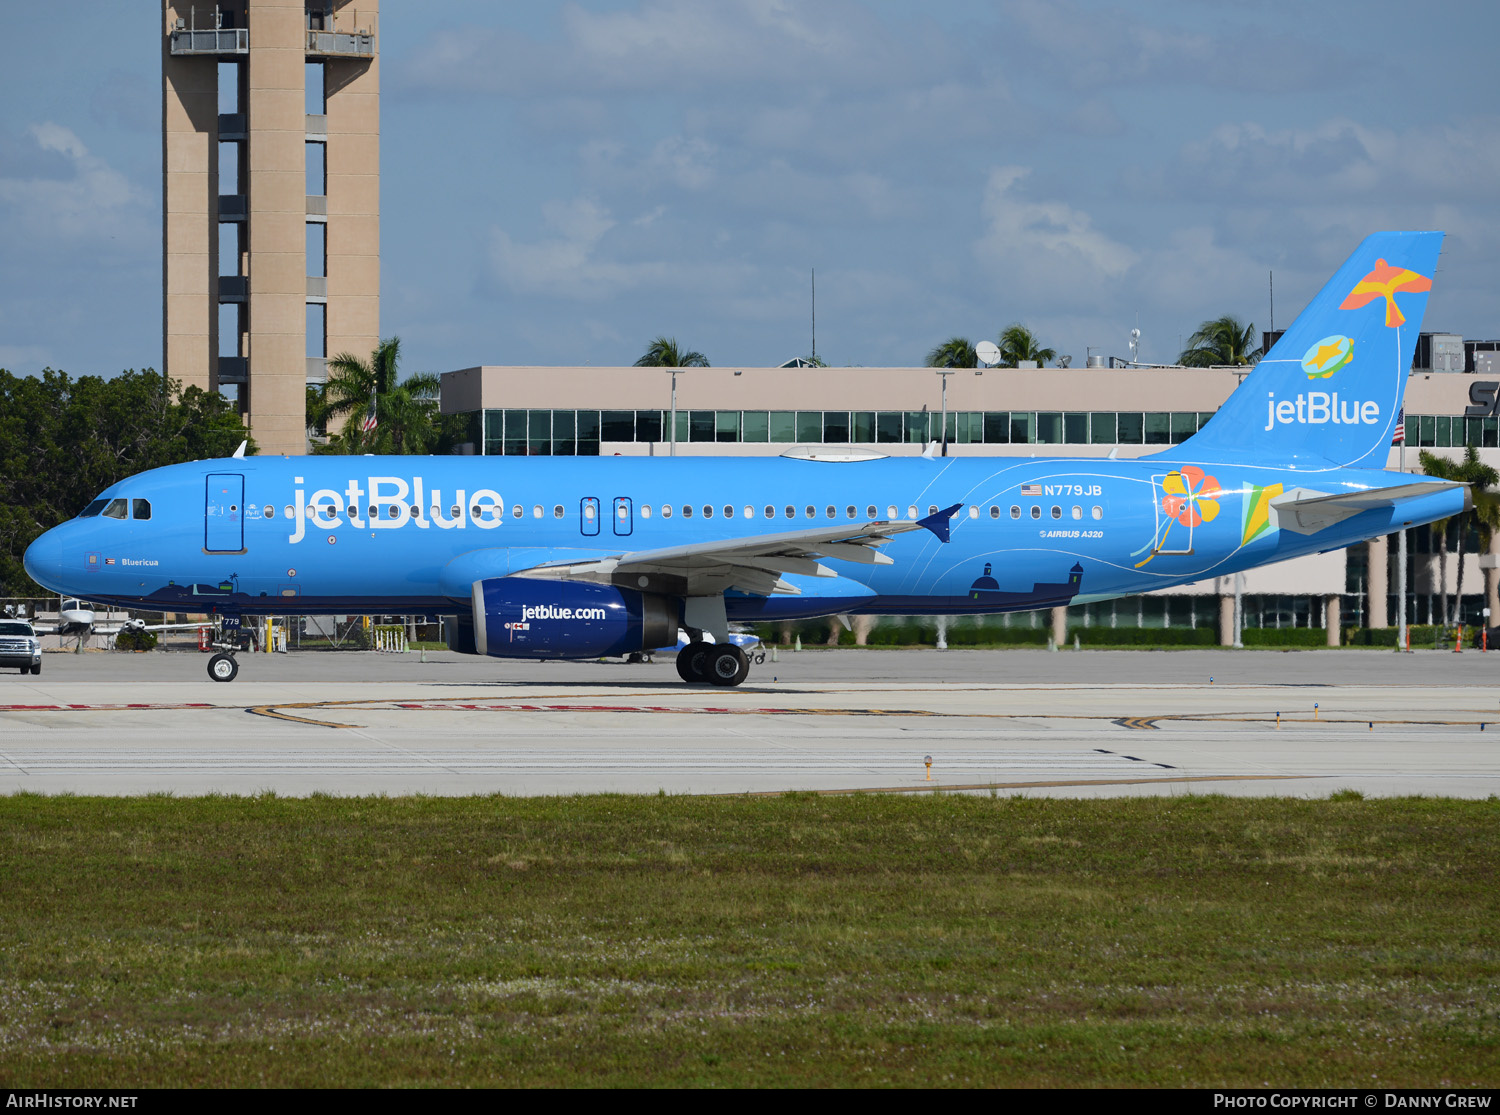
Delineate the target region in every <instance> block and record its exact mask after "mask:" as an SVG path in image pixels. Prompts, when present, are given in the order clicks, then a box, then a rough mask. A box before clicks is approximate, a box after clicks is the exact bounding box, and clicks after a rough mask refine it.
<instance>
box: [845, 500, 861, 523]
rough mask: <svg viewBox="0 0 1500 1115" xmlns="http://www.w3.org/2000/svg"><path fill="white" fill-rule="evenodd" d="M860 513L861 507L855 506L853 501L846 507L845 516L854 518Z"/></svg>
mask: <svg viewBox="0 0 1500 1115" xmlns="http://www.w3.org/2000/svg"><path fill="white" fill-rule="evenodd" d="M858 514H859V508H857V507H855V506H854V504H852V503H851V504H850V505H849V506H848V507H846V508H844V518H846V519H853V518H855V517H856V516H857V515H858Z"/></svg>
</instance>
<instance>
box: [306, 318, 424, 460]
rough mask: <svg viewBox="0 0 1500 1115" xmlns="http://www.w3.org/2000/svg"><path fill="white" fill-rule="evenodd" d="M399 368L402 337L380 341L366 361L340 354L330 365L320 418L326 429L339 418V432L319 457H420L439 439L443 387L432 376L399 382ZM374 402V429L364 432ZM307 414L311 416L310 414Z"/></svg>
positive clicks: (420, 376) (418, 376)
mask: <svg viewBox="0 0 1500 1115" xmlns="http://www.w3.org/2000/svg"><path fill="white" fill-rule="evenodd" d="M400 363H401V338H400V337H388V338H387V339H385V340H383V341H381V342H380V344H378V345H377V346H376V347H375V351H373V352H372V353H370V357H369V359H368V360H361V359H360V358H359V357H357V356H354V355H353V354H351V353H347V352H344V353H340V354H339V355H338V356H335V357H334V358H333V359H332V360H330V361H329V362H328V382H327V383H326V384H325V385H324V388H323V400H322V405H321V407H320V408H319V410H318V415H319V416H320V417H322V418H323V419H324V420H325V422H327V423H329V424H332V423H333V422H336V421H338V420H339V419H342V420H343V429H342V431H341V432H340V433H338V434H337V435H335V436H333V437H330V438H329V440H328V444H327V446H325V447H323V449H322V450H321V451H322V452H328V453H422V452H425V451H426V450H427V448H428V447H429V446H430V445H432V444H433V443H434V442H436V441H437V440H438V437H439V423H438V421H437V414H438V394H439V392H440V390H441V388H442V383H441V381H440V380H439V379H438V377H437V376H435V375H433V374H432V373H431V372H419V373H417V374H416V375H411V376H408V377H407V378H406V379H405V380H402V379H401V378H400ZM311 401H312V400H311V396H309V403H311ZM372 401H373V402H374V406H375V419H376V424H375V428H374V429H373V430H366V429H365V428H364V425H365V419H366V416H367V415H368V414H369V410H370V405H371V402H372ZM308 414H309V416H310V417H311V416H312V414H313V411H312V410H311V409H309V411H308Z"/></svg>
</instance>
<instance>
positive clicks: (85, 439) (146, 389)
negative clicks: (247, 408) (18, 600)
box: [0, 368, 254, 595]
mask: <svg viewBox="0 0 1500 1115" xmlns="http://www.w3.org/2000/svg"><path fill="white" fill-rule="evenodd" d="M249 440H250V435H249V431H248V430H246V429H245V426H244V423H242V422H241V421H240V417H239V415H238V413H236V411H235V408H234V407H233V406H232V405H231V404H230V403H229V402H228V401H227V400H225V399H224V397H223V396H221V395H218V394H215V393H212V392H208V391H204V390H202V389H201V388H198V387H189V388H187V389H185V390H184V389H183V388H182V386H181V384H179V383H177V382H175V381H173V380H169V379H168V378H167V377H166V376H164V375H159V374H158V373H156V372H154V371H152V370H150V369H147V370H144V371H135V370H133V369H132V370H130V371H126V372H122V373H121V374H120V375H118V376H115V377H114V378H113V379H104V378H102V377H99V376H82V377H80V378H78V379H76V380H75V379H73V378H71V377H70V376H68V375H67V374H66V373H65V372H59V371H55V370H53V369H51V368H48V369H46V370H45V371H43V372H42V374H41V375H40V376H16V375H12V374H11V373H9V372H6V371H4V370H0V592H3V593H4V594H9V595H29V594H35V593H39V592H40V591H41V589H40V587H39V586H37V585H35V584H33V583H32V581H31V579H30V578H29V577H27V576H26V574H25V571H24V570H23V569H22V567H21V557H22V555H23V554H24V553H25V551H26V547H27V546H29V545H30V544H31V543H32V542H33V541H34V540H35V539H36V538H37V536H39V535H40V534H41V533H42V532H43V531H45V530H49V529H51V528H52V527H54V526H56V525H57V524H58V523H60V522H62V521H64V520H65V519H70V518H72V517H73V516H74V515H76V514H77V513H78V512H79V511H80V510H82V509H83V507H84V505H85V504H87V503H88V502H89V500H91V499H93V498H94V497H95V496H96V495H98V494H99V492H101V491H103V490H104V489H105V488H107V487H109V486H110V485H111V484H113V483H115V482H116V481H118V480H123V479H124V478H125V477H127V476H133V475H134V474H135V473H138V472H143V471H145V470H146V469H150V468H159V467H161V466H163V465H171V464H178V463H180V462H183V461H199V460H204V459H208V458H214V457H227V456H229V455H230V454H231V453H233V452H234V451H235V449H236V448H238V447H239V444H240V442H242V441H249ZM247 452H251V453H253V452H254V446H253V444H252V445H251V446H250V447H249V448H248V449H247Z"/></svg>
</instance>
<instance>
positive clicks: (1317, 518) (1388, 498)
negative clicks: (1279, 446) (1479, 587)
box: [1271, 480, 1470, 534]
mask: <svg viewBox="0 0 1500 1115" xmlns="http://www.w3.org/2000/svg"><path fill="white" fill-rule="evenodd" d="M1451 488H1463V489H1464V507H1465V509H1467V508H1468V507H1469V506H1470V502H1469V492H1468V485H1466V484H1457V483H1454V482H1453V481H1451V480H1423V481H1419V482H1418V483H1415V484H1398V485H1397V486H1396V487H1394V488H1371V489H1369V490H1368V491H1363V492H1337V493H1335V494H1333V495H1329V494H1327V493H1325V492H1315V491H1313V490H1312V489H1310V488H1293V489H1292V490H1291V491H1290V492H1287V493H1286V494H1285V495H1280V496H1277V497H1276V498H1275V499H1273V500H1271V506H1272V507H1273V508H1275V510H1276V515H1277V518H1278V520H1279V525H1280V527H1281V529H1282V530H1289V531H1291V532H1292V533H1294V534H1316V533H1318V531H1320V530H1326V529H1327V528H1328V527H1331V526H1335V525H1337V524H1338V523H1342V522H1343V521H1344V520H1345V519H1352V518H1354V516H1356V515H1359V514H1362V513H1364V512H1366V511H1373V510H1375V509H1377V508H1381V507H1395V506H1396V505H1397V504H1400V503H1405V502H1407V501H1408V500H1413V499H1419V498H1420V497H1422V496H1430V495H1432V494H1433V493H1434V492H1442V491H1447V490H1449V489H1451Z"/></svg>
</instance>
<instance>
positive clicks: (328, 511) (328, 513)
mask: <svg viewBox="0 0 1500 1115" xmlns="http://www.w3.org/2000/svg"><path fill="white" fill-rule="evenodd" d="M323 516H324V518H326V519H330V520H331V519H337V518H338V516H339V512H338V508H336V507H334V506H333V505H332V504H328V505H327V506H326V507H324V508H323Z"/></svg>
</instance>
